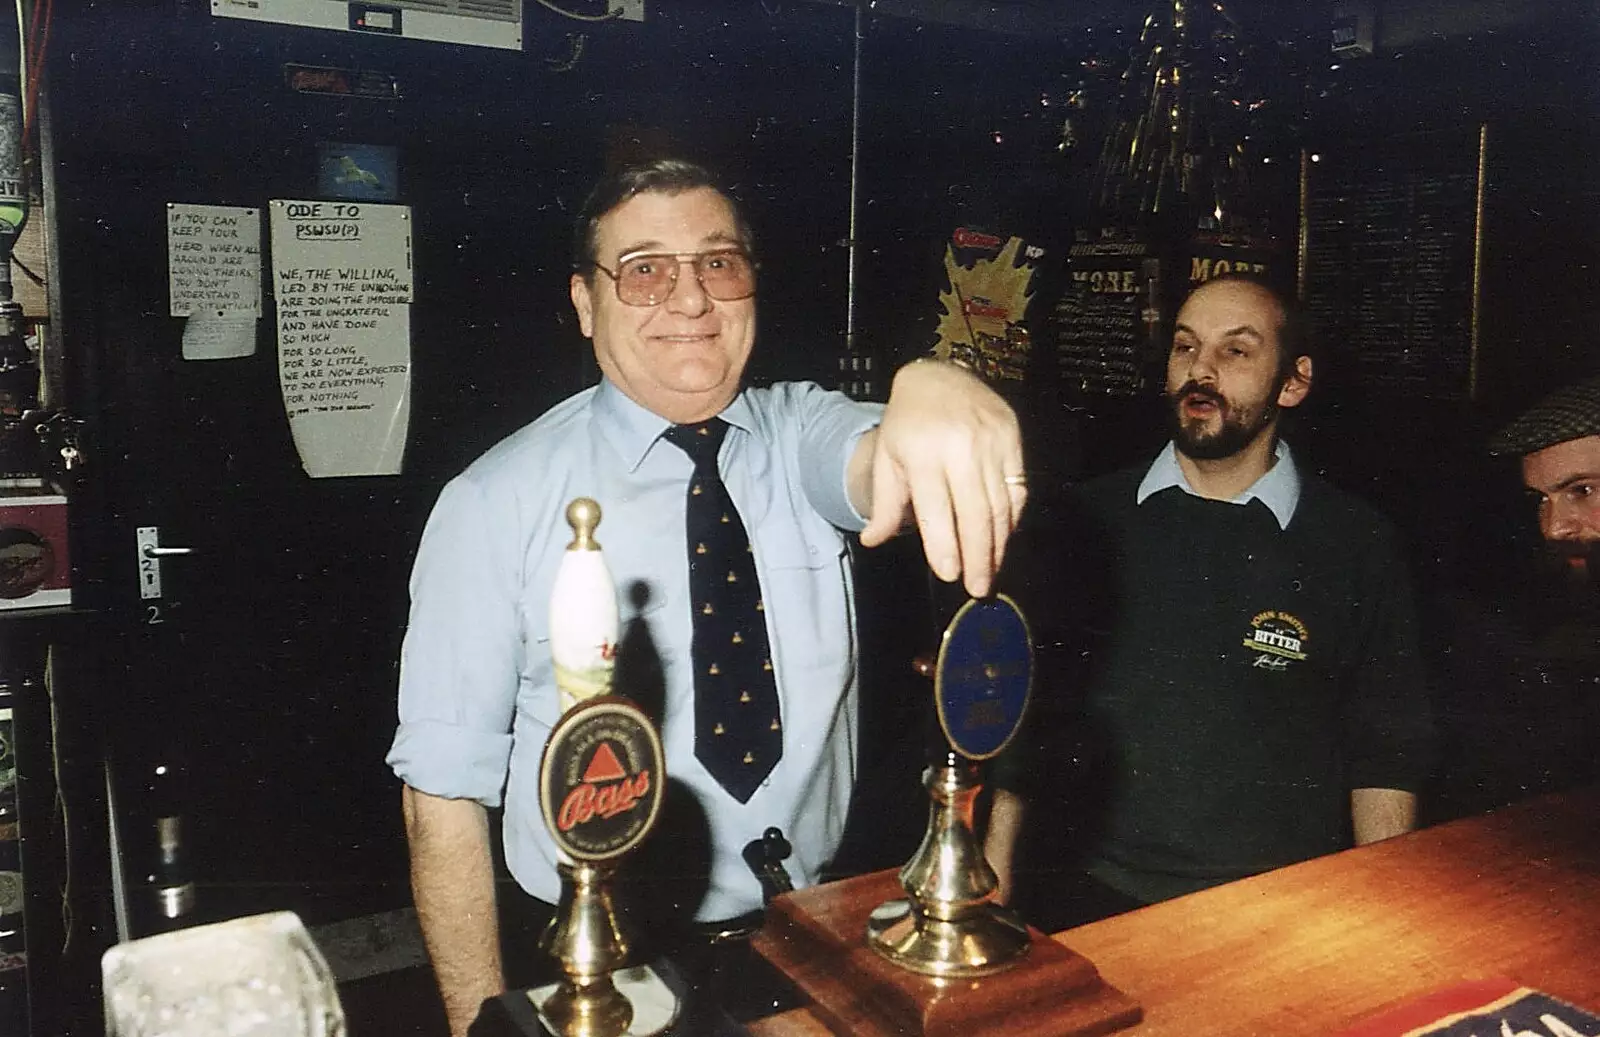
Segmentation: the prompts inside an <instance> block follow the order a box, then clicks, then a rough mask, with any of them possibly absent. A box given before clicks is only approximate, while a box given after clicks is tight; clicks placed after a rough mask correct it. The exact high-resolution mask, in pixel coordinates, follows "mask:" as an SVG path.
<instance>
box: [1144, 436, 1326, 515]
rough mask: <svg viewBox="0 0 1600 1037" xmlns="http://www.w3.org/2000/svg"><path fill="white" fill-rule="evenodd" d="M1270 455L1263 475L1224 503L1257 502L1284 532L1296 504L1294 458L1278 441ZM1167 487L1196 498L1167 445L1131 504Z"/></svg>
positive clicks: (1297, 472) (1297, 478) (1297, 489)
mask: <svg viewBox="0 0 1600 1037" xmlns="http://www.w3.org/2000/svg"><path fill="white" fill-rule="evenodd" d="M1272 456H1273V458H1274V460H1273V464H1272V467H1271V468H1268V469H1267V471H1266V474H1265V475H1263V476H1262V477H1261V478H1259V479H1257V480H1256V481H1255V482H1253V483H1251V484H1250V488H1249V489H1247V490H1245V491H1244V492H1243V493H1241V494H1239V496H1237V497H1235V498H1233V500H1231V501H1229V502H1228V503H1230V504H1249V503H1250V502H1251V501H1253V500H1259V501H1260V502H1261V503H1263V504H1265V505H1266V506H1267V509H1268V510H1269V511H1271V512H1272V517H1273V518H1275V519H1277V520H1278V528H1279V529H1288V528H1289V520H1290V519H1292V518H1294V509H1295V507H1296V506H1297V505H1298V504H1299V503H1300V470H1299V469H1298V468H1296V467H1295V465H1294V455H1293V454H1292V453H1290V452H1289V444H1288V443H1285V442H1284V441H1283V440H1281V439H1280V440H1278V445H1277V447H1276V449H1275V450H1274V451H1273V455H1272ZM1171 486H1176V487H1178V488H1179V489H1181V490H1182V491H1183V492H1184V493H1187V494H1190V495H1191V496H1195V497H1198V496H1200V494H1198V493H1195V492H1194V487H1192V486H1190V485H1189V480H1188V478H1187V477H1185V476H1184V474H1183V469H1182V468H1180V467H1178V450H1177V448H1176V447H1175V446H1173V445H1172V444H1171V443H1168V444H1167V446H1166V449H1165V450H1163V451H1161V453H1159V454H1157V455H1156V459H1155V460H1154V461H1153V462H1151V464H1150V470H1149V471H1147V472H1145V474H1144V479H1142V480H1141V481H1140V483H1139V489H1138V491H1137V492H1136V493H1135V494H1134V498H1133V501H1134V503H1135V504H1143V503H1144V502H1145V499H1146V498H1147V497H1149V496H1150V495H1151V494H1153V493H1157V492H1159V491H1161V490H1165V489H1167V488H1168V487H1171Z"/></svg>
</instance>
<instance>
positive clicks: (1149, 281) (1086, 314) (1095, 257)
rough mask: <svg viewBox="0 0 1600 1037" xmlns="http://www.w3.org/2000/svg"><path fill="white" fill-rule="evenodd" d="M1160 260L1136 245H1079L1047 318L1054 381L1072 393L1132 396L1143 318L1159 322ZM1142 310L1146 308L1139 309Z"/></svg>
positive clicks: (1138, 378) (1143, 348)
mask: <svg viewBox="0 0 1600 1037" xmlns="http://www.w3.org/2000/svg"><path fill="white" fill-rule="evenodd" d="M1159 273H1160V260H1159V259H1158V258H1156V257H1154V256H1153V255H1152V254H1151V253H1150V250H1149V248H1148V246H1147V245H1145V244H1144V243H1142V242H1133V241H1126V242H1079V243H1077V244H1075V245H1073V246H1072V249H1071V252H1070V253H1069V255H1068V258H1067V277H1066V281H1065V283H1064V284H1063V285H1062V291H1061V295H1060V297H1059V298H1058V299H1057V300H1056V303H1055V307H1054V312H1053V313H1052V315H1051V317H1052V319H1051V322H1050V323H1051V328H1052V330H1053V332H1054V339H1055V350H1056V357H1057V362H1058V363H1059V365H1060V377H1061V385H1062V387H1063V389H1064V390H1065V391H1066V392H1067V393H1068V394H1069V395H1075V396H1136V395H1138V394H1139V392H1140V390H1141V389H1143V387H1144V370H1145V364H1146V361H1147V360H1148V359H1149V356H1148V348H1147V347H1148V343H1149V342H1150V338H1151V333H1152V332H1151V322H1152V321H1154V322H1159V320H1160V312H1159V310H1160V304H1159V300H1156V299H1152V294H1153V291H1154V289H1153V288H1152V286H1153V285H1155V284H1158V283H1159ZM1147 311H1149V312H1147Z"/></svg>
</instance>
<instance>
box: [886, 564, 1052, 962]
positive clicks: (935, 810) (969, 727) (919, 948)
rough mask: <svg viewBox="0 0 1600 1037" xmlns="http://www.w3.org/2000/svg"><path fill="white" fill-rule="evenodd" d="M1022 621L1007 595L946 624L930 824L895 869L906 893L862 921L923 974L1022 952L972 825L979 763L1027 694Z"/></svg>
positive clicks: (1018, 956)
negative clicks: (941, 740) (940, 741)
mask: <svg viewBox="0 0 1600 1037" xmlns="http://www.w3.org/2000/svg"><path fill="white" fill-rule="evenodd" d="M1032 674H1033V654H1032V646H1031V644H1030V642H1029V635H1028V628H1027V622H1026V620H1025V619H1024V618H1023V616H1022V613H1021V611H1020V610H1019V609H1018V608H1017V607H1016V604H1015V603H1014V602H1012V601H1011V599H1010V598H1007V597H1005V596H1004V595H999V596H997V597H995V598H992V599H988V600H986V601H981V602H980V601H969V602H968V603H967V604H966V605H965V606H963V607H962V608H961V609H960V610H959V611H958V612H957V613H956V616H955V618H954V619H952V620H951V621H950V625H949V627H948V628H946V630H945V632H944V636H943V638H942V639H941V642H940V645H939V658H938V661H937V663H936V664H935V666H934V667H933V669H932V676H933V679H934V700H935V702H936V704H937V706H938V714H939V726H940V728H941V729H942V731H943V733H944V736H945V740H946V743H947V748H946V751H945V752H944V753H942V754H941V759H940V761H939V762H938V763H936V764H935V765H933V766H931V767H929V768H928V772H927V775H926V776H925V778H924V781H923V784H924V786H925V787H926V788H927V790H928V798H929V800H930V803H929V809H928V827H927V830H926V831H925V832H924V833H923V836H922V843H921V845H920V846H919V847H918V848H917V852H916V853H914V854H912V856H911V859H910V860H909V861H907V862H906V864H905V866H904V867H902V868H901V869H900V874H899V879H900V885H901V886H902V888H904V889H905V892H906V899H904V900H891V901H888V902H887V903H885V904H883V905H881V906H880V907H879V908H878V909H877V910H876V911H873V912H872V914H871V916H870V917H869V918H868V920H867V943H868V945H869V946H870V947H871V948H872V949H873V950H874V951H876V952H878V953H879V954H881V955H882V956H883V957H885V958H887V959H889V960H890V961H891V962H893V963H894V964H896V965H898V966H899V967H901V968H903V969H907V970H909V971H912V972H917V973H921V974H923V975H927V976H939V977H950V978H964V977H976V976H987V975H991V974H993V973H996V972H1001V971H1004V970H1006V969H1009V968H1011V967H1012V966H1014V965H1016V964H1017V963H1018V962H1020V961H1021V960H1022V959H1023V957H1024V956H1025V955H1026V954H1027V953H1028V949H1029V947H1030V946H1031V944H1032V940H1031V938H1030V936H1029V933H1028V927H1027V926H1026V925H1025V924H1023V922H1022V921H1021V920H1020V919H1018V918H1017V917H1016V915H1015V914H1014V913H1013V912H1011V911H1009V910H1007V909H1006V908H1004V907H1002V906H1001V905H999V904H996V903H995V902H994V900H993V897H994V893H995V890H996V889H997V888H998V886H999V882H998V880H997V879H996V878H995V874H994V869H992V868H990V867H989V862H988V861H987V860H986V859H985V858H984V855H983V847H982V846H981V845H980V843H979V841H978V837H977V835H976V833H975V832H974V831H973V827H972V815H973V808H974V806H975V804H976V803H977V799H978V794H979V793H980V792H981V791H982V790H983V786H982V784H981V783H980V782H979V780H978V764H977V761H980V760H986V759H990V758H992V757H994V756H997V755H999V753H1000V752H1001V751H1002V750H1003V749H1004V748H1005V747H1006V745H1007V744H1009V743H1010V741H1011V739H1012V737H1013V736H1014V735H1015V733H1016V729H1017V727H1018V725H1019V724H1020V722H1021V720H1022V715H1023V713H1024V712H1025V710H1026V709H1027V702H1028V698H1029V696H1030V694H1031V691H1032Z"/></svg>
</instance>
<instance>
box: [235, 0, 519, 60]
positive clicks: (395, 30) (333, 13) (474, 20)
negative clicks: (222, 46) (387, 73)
mask: <svg viewBox="0 0 1600 1037" xmlns="http://www.w3.org/2000/svg"><path fill="white" fill-rule="evenodd" d="M211 13H212V14H214V15H216V16H217V17H219V18H244V19H247V20H250V21H257V22H277V23H279V24H281V25H309V26H313V27H315V28H319V29H340V30H343V31H345V32H363V33H368V34H370V35H374V36H404V37H407V38H408V39H417V40H436V41H438V42H441V43H464V44H468V45H471V46H475V47H500V48H503V49H505V50H521V49H522V0H386V2H384V3H363V2H352V0H211Z"/></svg>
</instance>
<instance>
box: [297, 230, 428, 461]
mask: <svg viewBox="0 0 1600 1037" xmlns="http://www.w3.org/2000/svg"><path fill="white" fill-rule="evenodd" d="M270 209H271V214H272V267H273V285H274V288H275V290H276V296H277V303H278V380H279V383H280V386H281V388H282V392H283V405H284V410H285V412H286V413H287V414H288V416H289V425H290V430H291V432H292V433H293V435H294V442H295V448H296V449H297V450H298V451H299V452H300V459H301V463H302V465H303V466H304V467H305V470H306V472H307V474H309V475H311V476H312V477H314V478H323V477H332V476H352V475H397V474H399V472H400V470H401V464H402V462H403V458H404V453H405V441H406V430H407V428H408V425H409V421H410V412H411V302H412V271H411V210H410V208H409V207H408V206H403V205H377V204H369V203H360V204H356V203H350V202H327V201H287V200H274V201H273V202H271V203H270Z"/></svg>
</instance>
